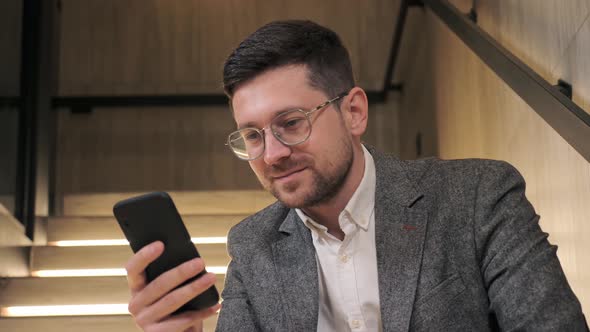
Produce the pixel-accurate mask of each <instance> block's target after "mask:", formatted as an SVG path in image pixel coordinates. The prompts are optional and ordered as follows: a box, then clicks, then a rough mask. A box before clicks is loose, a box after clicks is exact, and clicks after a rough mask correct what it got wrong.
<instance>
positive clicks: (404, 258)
mask: <svg viewBox="0 0 590 332" xmlns="http://www.w3.org/2000/svg"><path fill="white" fill-rule="evenodd" d="M372 153H373V157H374V160H375V168H376V173H377V188H376V194H375V240H376V248H377V269H378V272H379V298H380V305H381V320H382V322H383V330H384V331H408V329H409V325H410V318H411V316H412V307H413V304H414V300H415V293H416V287H417V282H418V276H419V273H420V265H421V260H422V250H423V246H424V239H425V234H426V225H427V213H426V212H425V211H421V210H420V209H419V208H416V207H413V205H414V203H415V202H416V201H417V200H419V199H420V198H421V197H422V195H421V194H420V193H418V192H417V191H416V189H415V188H414V186H413V185H412V183H411V182H410V180H409V179H408V178H407V174H406V172H405V170H404V168H403V167H402V163H401V162H400V161H399V160H397V159H394V158H389V157H385V156H382V155H379V154H377V153H374V152H372Z"/></svg>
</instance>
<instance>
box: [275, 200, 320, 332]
mask: <svg viewBox="0 0 590 332" xmlns="http://www.w3.org/2000/svg"><path fill="white" fill-rule="evenodd" d="M279 231H280V232H281V233H283V234H284V237H283V238H282V239H280V240H278V241H277V242H275V243H274V244H273V245H272V248H273V249H272V252H273V260H274V264H275V266H276V268H277V271H278V275H279V283H280V284H281V286H282V296H283V298H282V301H283V305H284V307H285V308H286V311H287V317H288V318H289V320H290V322H289V323H290V324H289V326H288V327H286V328H287V329H288V330H290V331H315V330H316V329H317V322H318V308H319V304H318V301H319V289H318V287H319V286H318V272H317V263H316V258H315V250H314V248H313V243H312V239H311V233H310V231H309V230H308V229H307V228H306V227H305V225H303V223H302V222H301V220H300V219H299V217H298V216H297V213H296V212H295V210H291V211H290V212H289V214H288V215H287V218H285V221H284V222H283V224H282V225H281V227H280V228H279ZM277 309H278V308H277Z"/></svg>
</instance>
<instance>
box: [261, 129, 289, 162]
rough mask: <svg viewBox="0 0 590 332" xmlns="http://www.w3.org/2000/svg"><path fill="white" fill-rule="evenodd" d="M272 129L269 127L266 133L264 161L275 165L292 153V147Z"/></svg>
mask: <svg viewBox="0 0 590 332" xmlns="http://www.w3.org/2000/svg"><path fill="white" fill-rule="evenodd" d="M271 130H272V129H270V128H269V129H267V132H266V135H264V144H265V148H264V162H265V163H266V164H267V165H274V164H276V163H277V162H279V161H280V160H281V159H283V158H286V157H288V156H289V155H290V154H291V147H290V146H287V145H285V144H283V143H281V141H279V140H278V139H277V138H276V137H275V136H274V135H273V134H272V132H271Z"/></svg>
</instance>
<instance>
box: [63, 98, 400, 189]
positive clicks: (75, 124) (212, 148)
mask: <svg viewBox="0 0 590 332" xmlns="http://www.w3.org/2000/svg"><path fill="white" fill-rule="evenodd" d="M396 110H397V105H396V102H395V99H394V98H390V102H389V103H387V104H383V105H375V106H371V111H370V115H369V130H368V133H367V134H366V135H365V137H364V138H363V139H364V140H365V141H366V142H367V143H369V144H371V145H373V146H375V147H377V148H379V149H381V150H383V151H388V152H392V153H397V152H398V147H397V144H398V139H397V135H396V133H397V112H396ZM58 118H59V120H58V123H59V134H58V142H57V146H58V151H57V154H58V156H59V158H58V160H57V162H58V165H57V181H58V190H59V192H60V193H62V194H67V193H83V192H121V191H146V190H156V189H160V190H179V191H180V190H229V189H258V188H260V185H259V184H258V181H257V179H256V177H255V176H254V174H253V173H252V171H251V170H250V167H249V165H248V163H246V162H243V161H240V160H238V159H237V158H235V157H234V155H233V154H232V153H231V151H230V150H229V149H228V148H227V147H226V146H225V145H224V144H225V139H226V137H227V134H228V133H230V132H231V131H232V130H235V123H234V122H233V119H232V117H231V113H230V111H229V110H228V109H227V107H209V108H198V109H195V108H165V109H164V108H162V109H160V108H144V109H99V110H97V111H96V112H94V113H90V114H71V113H70V112H60V113H59V114H58Z"/></svg>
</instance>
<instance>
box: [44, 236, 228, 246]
mask: <svg viewBox="0 0 590 332" xmlns="http://www.w3.org/2000/svg"><path fill="white" fill-rule="evenodd" d="M191 241H192V242H193V243H195V244H225V243H227V237H226V236H216V237H193V238H191ZM49 245H51V246H57V247H87V246H124V245H129V242H128V241H127V240H124V239H109V240H106V239H105V240H64V241H54V242H49Z"/></svg>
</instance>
